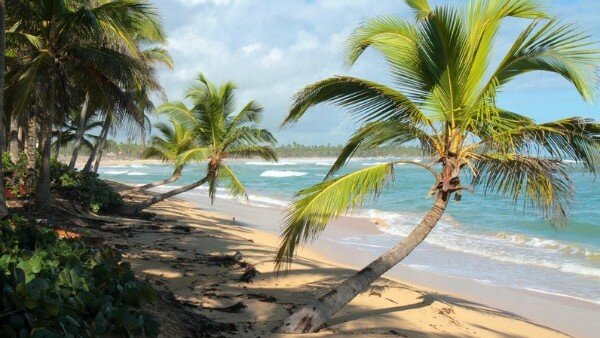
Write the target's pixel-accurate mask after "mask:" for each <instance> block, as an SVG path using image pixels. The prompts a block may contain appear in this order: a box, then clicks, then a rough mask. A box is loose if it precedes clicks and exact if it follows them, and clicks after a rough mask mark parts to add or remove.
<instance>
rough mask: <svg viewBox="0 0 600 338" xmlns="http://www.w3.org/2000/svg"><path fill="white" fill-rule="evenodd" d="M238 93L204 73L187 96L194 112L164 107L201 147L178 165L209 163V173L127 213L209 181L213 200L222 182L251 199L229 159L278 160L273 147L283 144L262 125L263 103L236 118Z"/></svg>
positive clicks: (170, 105)
mask: <svg viewBox="0 0 600 338" xmlns="http://www.w3.org/2000/svg"><path fill="white" fill-rule="evenodd" d="M236 89H237V88H236V86H235V85H234V84H233V83H232V82H226V83H224V84H222V85H221V86H216V85H215V84H214V83H212V82H210V81H209V80H207V79H206V78H205V77H204V75H202V74H200V75H199V76H198V79H197V80H196V82H195V83H194V84H193V85H192V86H191V87H190V88H189V89H188V91H187V95H186V98H187V99H189V100H191V101H192V104H193V106H192V108H188V107H187V106H186V105H185V103H183V102H181V101H176V102H167V103H165V104H163V105H162V106H160V107H159V108H158V111H159V112H160V113H163V114H166V115H168V116H170V117H171V118H172V119H173V120H174V121H177V123H179V124H181V125H182V126H186V127H187V128H190V132H191V133H192V134H193V136H194V141H195V143H196V146H195V147H194V148H193V149H190V150H187V151H186V152H184V153H182V154H180V155H179V157H178V160H177V161H178V163H188V162H192V161H196V162H200V161H206V162H207V165H206V171H205V172H204V171H203V173H202V177H203V178H202V179H200V180H198V181H196V182H194V183H192V184H189V185H186V186H183V187H180V188H177V189H174V190H171V191H168V192H165V193H163V194H159V195H156V196H154V197H152V198H149V199H147V200H145V201H143V202H139V203H137V204H132V205H126V206H125V207H124V208H123V213H124V214H126V215H131V214H136V213H139V212H140V211H142V210H144V209H146V208H148V207H149V206H151V205H153V204H156V203H158V202H160V201H163V200H165V199H167V198H170V197H173V196H175V195H178V194H181V193H184V192H186V191H190V190H192V189H195V188H197V187H199V186H201V185H203V184H205V183H208V193H209V196H210V198H211V202H213V201H214V198H215V195H216V192H217V186H218V185H219V184H221V183H225V184H227V187H228V189H229V191H230V192H231V194H232V195H234V196H246V188H245V187H244V185H243V184H242V182H241V181H240V180H239V179H238V177H237V176H236V175H235V174H234V172H233V170H232V169H231V168H230V167H229V166H228V165H227V164H226V163H225V159H227V158H229V157H240V156H244V157H248V156H256V157H261V158H263V159H265V160H268V161H271V160H274V161H276V160H277V156H276V155H275V152H274V151H273V148H272V146H273V145H275V143H276V142H277V141H276V140H275V138H274V137H273V135H272V134H271V133H270V132H269V131H268V130H266V129H262V128H260V126H259V124H260V121H261V119H262V111H263V108H262V106H261V105H260V104H258V102H256V101H250V102H248V103H247V104H246V105H245V106H243V107H242V109H241V110H240V111H239V112H238V113H237V114H236V115H234V112H235V108H236V107H235V105H236V103H235V90H236Z"/></svg>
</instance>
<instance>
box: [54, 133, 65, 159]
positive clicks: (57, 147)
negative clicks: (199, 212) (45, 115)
mask: <svg viewBox="0 0 600 338" xmlns="http://www.w3.org/2000/svg"><path fill="white" fill-rule="evenodd" d="M62 135H63V133H62V130H60V128H59V129H58V135H57V136H56V147H55V149H54V151H55V153H54V160H58V155H59V154H60V144H61V142H62Z"/></svg>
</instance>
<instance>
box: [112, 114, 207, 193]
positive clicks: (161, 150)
mask: <svg viewBox="0 0 600 338" xmlns="http://www.w3.org/2000/svg"><path fill="white" fill-rule="evenodd" d="M154 127H155V128H156V129H158V130H159V131H160V132H161V134H162V137H161V136H153V137H152V139H151V140H150V146H149V147H148V148H146V149H144V154H143V157H144V158H156V159H160V160H161V161H163V162H165V163H173V165H174V169H173V174H172V175H171V177H169V178H167V179H164V180H160V181H156V182H152V183H149V184H146V185H142V186H139V187H135V188H133V189H130V190H128V191H125V192H124V193H123V195H128V194H131V193H134V192H138V191H143V190H148V189H150V188H154V187H158V186H161V185H164V184H168V183H173V182H175V181H177V180H178V179H180V178H181V174H182V171H183V168H184V167H185V166H186V164H188V162H182V161H180V156H181V155H182V154H184V153H185V152H187V151H189V150H192V149H194V148H196V144H195V138H194V134H193V133H192V130H190V129H188V128H187V126H185V125H183V124H181V123H177V121H174V120H173V119H171V125H168V124H166V123H162V122H160V123H157V124H156V125H155V126H154ZM187 159H188V160H190V159H191V158H189V157H188V158H187Z"/></svg>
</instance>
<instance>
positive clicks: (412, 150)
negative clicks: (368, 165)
mask: <svg viewBox="0 0 600 338" xmlns="http://www.w3.org/2000/svg"><path fill="white" fill-rule="evenodd" d="M149 146H150V145H148V146H143V145H141V144H136V143H129V142H115V141H113V140H109V141H108V142H107V143H106V146H105V147H104V153H105V158H109V159H122V160H136V159H142V158H144V156H143V153H144V151H145V150H146V148H148V147H149ZM343 148H344V146H343V145H331V144H328V145H303V144H298V143H290V144H284V145H278V146H276V147H274V148H273V150H274V151H275V153H276V154H277V157H279V158H292V157H295V158H310V157H337V156H338V155H339V154H340V152H341V151H342V149H343ZM70 150H72V147H70V146H66V147H64V148H63V149H62V152H61V154H62V155H63V156H67V155H68V154H70ZM81 154H86V152H85V150H83V149H82V151H81ZM355 156H356V157H419V156H423V151H422V150H421V149H420V148H419V147H416V146H410V145H407V146H381V147H378V148H374V149H358V150H357V151H356V154H355ZM231 157H232V158H236V157H239V156H237V155H236V156H231Z"/></svg>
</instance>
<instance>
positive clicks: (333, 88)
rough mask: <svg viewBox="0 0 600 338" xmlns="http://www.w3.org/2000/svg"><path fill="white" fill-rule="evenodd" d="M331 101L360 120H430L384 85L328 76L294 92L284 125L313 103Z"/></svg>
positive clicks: (346, 77) (406, 99) (408, 121)
mask: <svg viewBox="0 0 600 338" xmlns="http://www.w3.org/2000/svg"><path fill="white" fill-rule="evenodd" d="M325 102H330V103H333V104H337V105H340V106H343V107H346V108H348V110H349V113H350V114H352V115H355V116H356V117H358V118H359V120H362V121H365V122H369V121H373V120H385V119H395V120H397V121H401V122H405V123H411V124H423V123H428V122H429V119H428V118H427V117H426V116H425V115H424V114H423V113H422V112H421V110H420V109H419V107H418V106H417V105H415V103H413V102H412V101H411V100H410V99H409V98H408V97H406V96H404V95H402V94H401V93H400V92H398V91H396V90H393V89H391V88H389V87H387V86H384V85H380V84H378V83H375V82H371V81H367V80H362V79H358V78H353V77H348V76H338V77H333V78H329V79H326V80H323V81H320V82H317V83H314V84H312V85H310V86H307V87H305V88H304V89H302V90H301V91H300V92H299V93H297V94H296V95H295V96H294V98H293V102H292V106H291V108H290V110H289V112H288V115H287V116H286V118H285V120H284V121H283V125H286V124H290V123H293V122H296V121H298V119H300V117H302V116H303V115H304V113H305V112H306V111H307V110H308V109H309V108H310V107H312V106H316V105H319V104H321V103H325Z"/></svg>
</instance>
